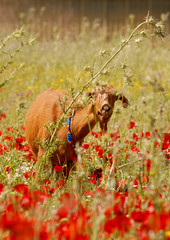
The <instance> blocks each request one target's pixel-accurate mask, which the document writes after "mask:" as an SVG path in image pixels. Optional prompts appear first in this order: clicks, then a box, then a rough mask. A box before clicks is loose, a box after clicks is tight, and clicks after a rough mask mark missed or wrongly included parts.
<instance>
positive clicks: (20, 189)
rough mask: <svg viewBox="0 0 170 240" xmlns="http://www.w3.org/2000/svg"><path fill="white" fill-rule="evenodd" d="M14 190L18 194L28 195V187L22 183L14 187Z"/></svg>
mask: <svg viewBox="0 0 170 240" xmlns="http://www.w3.org/2000/svg"><path fill="white" fill-rule="evenodd" d="M14 190H16V191H17V192H19V193H23V194H27V193H28V185H27V184H24V183H20V184H18V185H15V186H14Z"/></svg>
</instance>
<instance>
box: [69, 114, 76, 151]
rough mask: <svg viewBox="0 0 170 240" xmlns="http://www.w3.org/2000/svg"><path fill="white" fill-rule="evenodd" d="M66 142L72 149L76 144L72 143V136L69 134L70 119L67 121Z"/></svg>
mask: <svg viewBox="0 0 170 240" xmlns="http://www.w3.org/2000/svg"><path fill="white" fill-rule="evenodd" d="M67 140H68V144H69V145H70V146H72V147H75V146H76V144H73V143H72V134H71V118H68V120H67Z"/></svg>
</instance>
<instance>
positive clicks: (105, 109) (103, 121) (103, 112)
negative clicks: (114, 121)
mask: <svg viewBox="0 0 170 240" xmlns="http://www.w3.org/2000/svg"><path fill="white" fill-rule="evenodd" d="M97 114H98V119H99V122H100V128H101V130H102V131H103V132H106V131H107V123H108V121H109V119H110V117H111V115H112V109H111V107H110V106H109V104H106V103H105V104H103V106H102V107H101V109H100V110H99V111H98V113H97Z"/></svg>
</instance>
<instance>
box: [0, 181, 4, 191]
mask: <svg viewBox="0 0 170 240" xmlns="http://www.w3.org/2000/svg"><path fill="white" fill-rule="evenodd" d="M3 189H4V184H3V183H0V193H1V192H2V191H3Z"/></svg>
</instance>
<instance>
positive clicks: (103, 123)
mask: <svg viewBox="0 0 170 240" xmlns="http://www.w3.org/2000/svg"><path fill="white" fill-rule="evenodd" d="M100 128H101V130H102V132H103V133H106V132H107V122H100Z"/></svg>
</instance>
